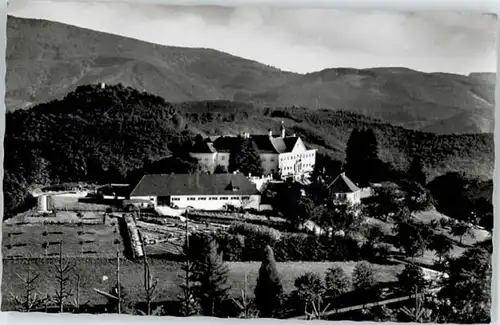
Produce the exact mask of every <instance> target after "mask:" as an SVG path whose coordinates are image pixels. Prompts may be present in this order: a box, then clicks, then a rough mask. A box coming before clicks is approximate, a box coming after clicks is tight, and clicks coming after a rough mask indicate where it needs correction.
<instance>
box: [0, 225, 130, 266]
mask: <svg viewBox="0 0 500 325" xmlns="http://www.w3.org/2000/svg"><path fill="white" fill-rule="evenodd" d="M2 233H3V236H2V238H3V245H2V247H3V250H2V253H3V256H4V258H30V257H31V258H43V257H45V256H46V257H49V258H50V257H57V256H59V242H60V241H61V240H62V241H63V256H66V257H113V256H116V252H117V251H120V252H122V251H123V250H124V246H123V243H122V238H121V236H120V232H119V229H118V225H115V226H110V225H103V224H100V225H83V226H77V225H60V224H46V225H43V224H26V225H9V224H4V225H3V227H2ZM46 243H48V247H47V249H45V247H44V246H45V245H46ZM45 254H47V255H45Z"/></svg>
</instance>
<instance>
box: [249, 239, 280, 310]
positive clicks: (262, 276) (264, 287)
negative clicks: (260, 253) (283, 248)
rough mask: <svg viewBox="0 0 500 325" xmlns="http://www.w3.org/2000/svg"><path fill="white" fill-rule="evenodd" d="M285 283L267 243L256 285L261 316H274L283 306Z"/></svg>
mask: <svg viewBox="0 0 500 325" xmlns="http://www.w3.org/2000/svg"><path fill="white" fill-rule="evenodd" d="M282 294H283V285H282V284H281V279H280V276H279V274H278V270H277V269H276V261H275V259H274V253H273V250H272V248H271V247H270V246H269V245H267V246H266V248H265V251H264V259H263V260H262V265H261V266H260V269H259V277H258V278H257V285H256V287H255V304H256V306H257V309H258V310H259V312H260V317H262V318H271V317H274V316H275V315H276V314H277V312H278V311H279V309H280V307H281V298H282Z"/></svg>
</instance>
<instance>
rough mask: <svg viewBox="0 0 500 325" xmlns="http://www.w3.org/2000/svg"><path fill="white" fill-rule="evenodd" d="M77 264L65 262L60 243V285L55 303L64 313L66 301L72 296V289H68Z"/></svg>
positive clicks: (58, 277)
mask: <svg viewBox="0 0 500 325" xmlns="http://www.w3.org/2000/svg"><path fill="white" fill-rule="evenodd" d="M75 266H76V265H75V264H72V263H69V262H68V261H64V259H63V242H62V240H61V241H60V242H59V263H58V264H57V265H56V270H55V271H56V272H55V273H56V280H57V284H58V289H57V290H56V294H55V301H56V303H57V305H58V307H59V312H61V313H63V312H64V303H65V302H66V299H67V298H68V297H70V296H71V294H72V291H73V290H72V289H71V288H68V285H69V284H70V280H71V277H70V274H71V272H72V271H73V269H74V268H75Z"/></svg>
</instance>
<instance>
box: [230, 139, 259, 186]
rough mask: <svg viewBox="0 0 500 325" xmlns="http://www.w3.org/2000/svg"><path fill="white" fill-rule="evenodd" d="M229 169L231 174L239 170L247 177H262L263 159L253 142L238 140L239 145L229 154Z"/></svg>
mask: <svg viewBox="0 0 500 325" xmlns="http://www.w3.org/2000/svg"><path fill="white" fill-rule="evenodd" d="M228 169H229V172H231V173H232V172H234V171H236V170H239V171H240V172H241V173H243V174H245V175H248V174H252V175H255V176H258V175H262V165H261V159H260V156H259V153H258V152H257V148H256V147H255V144H254V142H253V141H251V140H250V139H247V138H242V137H239V138H238V141H237V145H236V146H235V147H234V148H232V150H231V152H230V153H229V166H228Z"/></svg>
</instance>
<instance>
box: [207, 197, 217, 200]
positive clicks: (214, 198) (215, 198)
mask: <svg viewBox="0 0 500 325" xmlns="http://www.w3.org/2000/svg"><path fill="white" fill-rule="evenodd" d="M209 200H217V197H211V198H209Z"/></svg>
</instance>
